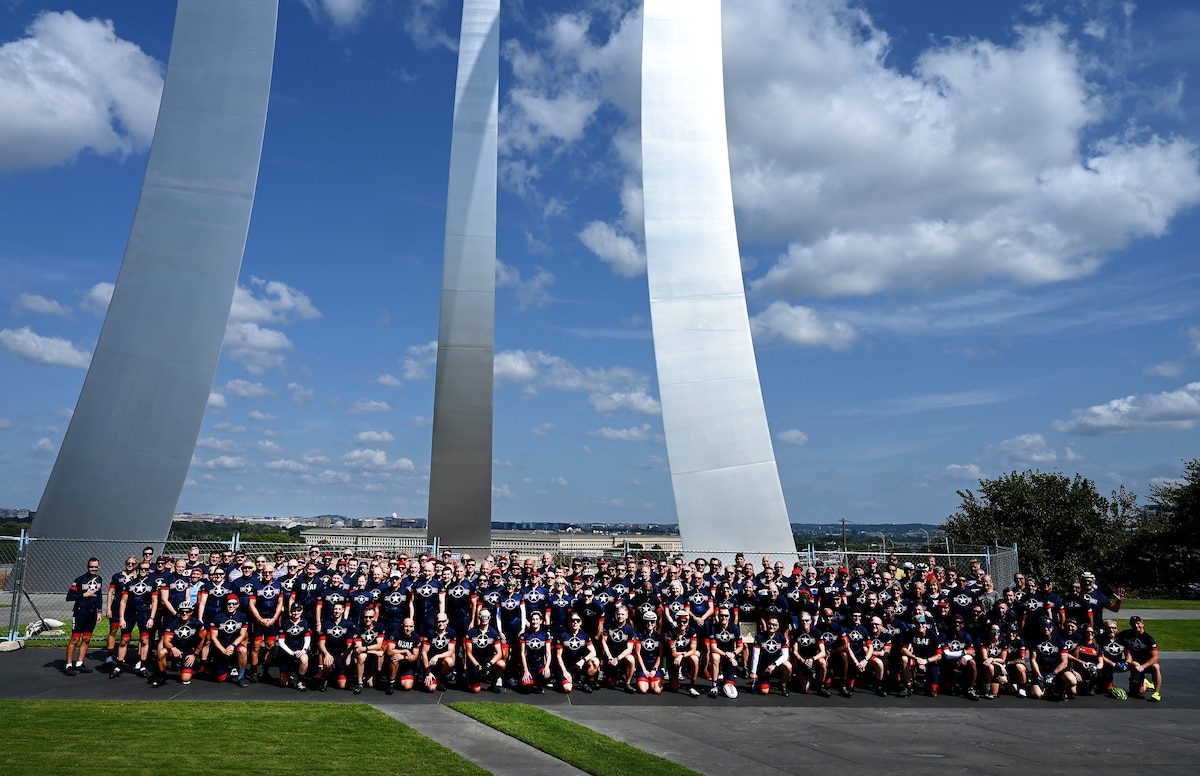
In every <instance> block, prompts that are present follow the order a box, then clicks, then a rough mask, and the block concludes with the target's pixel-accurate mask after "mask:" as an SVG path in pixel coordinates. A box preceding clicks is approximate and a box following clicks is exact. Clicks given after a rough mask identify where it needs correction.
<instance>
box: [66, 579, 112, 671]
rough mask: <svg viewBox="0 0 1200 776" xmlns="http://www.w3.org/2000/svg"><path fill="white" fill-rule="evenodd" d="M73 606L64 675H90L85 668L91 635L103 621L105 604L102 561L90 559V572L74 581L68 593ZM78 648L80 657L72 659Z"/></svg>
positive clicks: (68, 598)
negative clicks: (101, 616) (102, 611)
mask: <svg viewBox="0 0 1200 776" xmlns="http://www.w3.org/2000/svg"><path fill="white" fill-rule="evenodd" d="M67 600H68V601H70V602H71V603H72V606H71V640H70V641H69V642H67V665H66V668H64V669H63V672H64V673H65V674H66V675H67V676H75V674H77V673H79V674H90V673H91V672H92V669H90V668H88V667H87V666H86V665H84V662H83V659H84V658H85V657H86V656H87V651H88V645H90V644H91V643H92V632H93V631H95V630H96V625H97V624H99V622H100V608H101V606H102V605H103V604H104V580H103V579H101V578H100V560H99V559H98V558H88V562H87V571H86V572H84V573H83V574H82V575H80V576H78V577H76V578H75V581H74V582H72V583H71V587H70V589H69V590H67ZM76 649H78V652H79V656H78V658H74V657H72V656H73V655H75V652H76Z"/></svg>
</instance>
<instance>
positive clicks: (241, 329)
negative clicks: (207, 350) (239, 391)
mask: <svg viewBox="0 0 1200 776" xmlns="http://www.w3.org/2000/svg"><path fill="white" fill-rule="evenodd" d="M320 317H321V312H320V310H318V309H317V308H316V307H315V306H314V305H313V303H312V300H310V299H309V298H308V296H307V295H306V294H305V293H304V292H302V291H299V290H297V289H295V288H292V287H291V286H289V285H287V284H286V283H281V282H279V281H277V280H263V279H261V278H257V277H251V279H250V287H247V286H242V285H238V286H237V288H236V289H234V293H233V306H232V307H231V308H230V310H229V322H228V324H226V327H225V342H224V347H226V348H228V350H229V357H230V358H232V359H233V360H234V361H237V362H238V363H240V364H241V365H242V366H243V367H245V369H246V371H247V372H249V373H250V374H253V375H260V374H263V373H264V372H266V371H267V370H268V369H279V368H281V367H282V366H283V364H284V355H283V353H284V351H287V350H291V349H292V341H291V340H290V339H289V338H288V336H287V335H286V334H284V333H283V332H282V331H279V330H278V329H274V328H271V327H269V326H264V325H262V324H267V323H269V324H273V325H288V324H291V323H295V322H296V321H302V320H312V319H314V318H320Z"/></svg>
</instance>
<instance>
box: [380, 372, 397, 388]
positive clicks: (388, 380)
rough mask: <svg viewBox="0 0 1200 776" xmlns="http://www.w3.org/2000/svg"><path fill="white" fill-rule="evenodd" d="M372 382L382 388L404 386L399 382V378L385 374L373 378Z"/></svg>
mask: <svg viewBox="0 0 1200 776" xmlns="http://www.w3.org/2000/svg"><path fill="white" fill-rule="evenodd" d="M374 382H375V384H376V385H382V386H383V387H384V388H399V387H400V386H402V385H404V383H403V382H401V381H400V378H399V377H396V376H395V375H386V374H384V375H379V376H378V377H376V378H375V380H374Z"/></svg>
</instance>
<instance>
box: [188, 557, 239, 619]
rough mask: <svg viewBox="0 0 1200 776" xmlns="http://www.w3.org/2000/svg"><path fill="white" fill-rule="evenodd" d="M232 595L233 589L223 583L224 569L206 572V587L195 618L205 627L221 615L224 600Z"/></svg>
mask: <svg viewBox="0 0 1200 776" xmlns="http://www.w3.org/2000/svg"><path fill="white" fill-rule="evenodd" d="M231 593H233V587H232V586H230V585H228V584H226V582H225V569H223V568H221V567H220V566H214V567H213V568H211V569H209V572H208V585H207V586H206V587H205V590H204V593H203V595H201V597H200V603H199V605H198V606H197V607H196V617H197V618H198V619H199V620H200V621H201V622H202V623H204V624H205V625H209V624H211V623H212V621H213V619H214V618H215V617H216V616H217V615H219V614H220V613H221V609H222V608H223V607H224V605H225V599H226V598H228V597H229V595H230V594H231Z"/></svg>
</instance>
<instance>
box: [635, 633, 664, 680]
mask: <svg viewBox="0 0 1200 776" xmlns="http://www.w3.org/2000/svg"><path fill="white" fill-rule="evenodd" d="M634 638H635V641H634V648H635V649H636V650H637V655H638V657H639V658H640V659H641V661H642V662H641V664H642V665H643V666H644V667H645V669H646V670H647V671H654V670H656V669H657V668H658V667H659V663H660V661H661V660H662V655H663V637H662V636H661V635H659V634H658V633H656V632H654V631H650V632H645V631H639V632H638V633H637V634H636V635H635V637H634Z"/></svg>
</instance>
